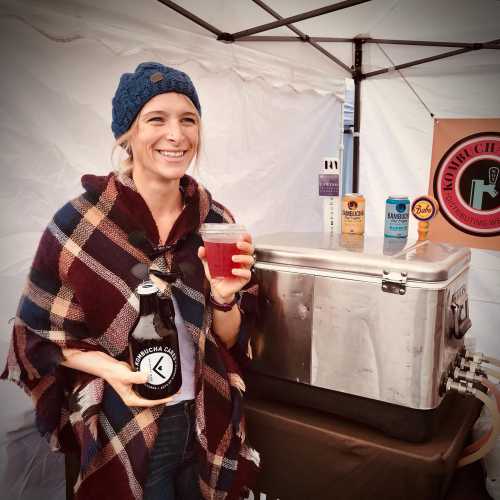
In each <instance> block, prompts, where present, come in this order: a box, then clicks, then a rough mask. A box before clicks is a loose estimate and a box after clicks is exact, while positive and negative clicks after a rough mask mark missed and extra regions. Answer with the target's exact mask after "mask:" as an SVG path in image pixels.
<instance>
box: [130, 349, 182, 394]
mask: <svg viewBox="0 0 500 500" xmlns="http://www.w3.org/2000/svg"><path fill="white" fill-rule="evenodd" d="M134 364H135V367H136V368H137V370H139V371H141V372H146V373H147V374H148V381H147V383H146V386H148V387H150V388H151V389H158V390H160V389H164V388H165V387H167V386H168V384H169V383H170V381H171V380H172V378H173V376H174V375H175V371H176V365H177V356H176V353H175V351H174V350H173V349H172V348H171V347H168V346H151V347H148V348H146V349H143V350H141V351H140V352H139V353H138V354H137V356H136V357H135V360H134Z"/></svg>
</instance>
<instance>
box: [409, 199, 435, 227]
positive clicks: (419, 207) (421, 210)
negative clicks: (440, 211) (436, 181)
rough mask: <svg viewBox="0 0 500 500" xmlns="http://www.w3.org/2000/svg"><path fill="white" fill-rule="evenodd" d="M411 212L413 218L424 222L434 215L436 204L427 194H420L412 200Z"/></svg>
mask: <svg viewBox="0 0 500 500" xmlns="http://www.w3.org/2000/svg"><path fill="white" fill-rule="evenodd" d="M411 213H412V215H413V217H415V219H417V220H419V221H422V222H425V221H428V220H431V219H432V218H433V217H434V216H435V215H436V205H435V204H434V202H433V200H432V198H430V197H429V196H420V197H419V198H416V199H415V200H414V201H413V203H412V205H411Z"/></svg>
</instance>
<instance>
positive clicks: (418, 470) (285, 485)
mask: <svg viewBox="0 0 500 500" xmlns="http://www.w3.org/2000/svg"><path fill="white" fill-rule="evenodd" d="M479 411H480V404H479V403H478V402H477V400H474V398H466V397H462V396H459V397H457V398H456V401H455V402H454V404H453V408H452V410H451V411H450V412H449V414H448V415H447V418H446V419H443V421H442V422H441V423H440V427H439V429H437V432H436V434H435V436H434V437H432V439H430V440H429V441H427V442H425V443H409V442H405V441H401V440H398V439H395V438H392V437H388V436H386V435H385V434H383V433H382V432H380V431H378V430H375V429H373V428H370V427H367V426H365V425H363V424H359V423H355V422H353V421H350V420H347V419H345V418H341V417H337V416H334V415H331V414H328V413H323V412H320V411H317V410H312V409H306V408H301V407H298V406H293V405H288V404H283V403H277V402H271V401H265V400H261V399H260V400H259V399H252V400H248V401H247V403H246V414H247V422H248V432H249V435H250V438H251V442H252V445H253V446H254V447H255V448H256V449H257V450H259V451H260V453H261V461H262V462H261V466H262V468H261V473H260V475H259V478H258V485H257V489H256V490H255V491H254V493H255V494H254V497H255V498H259V494H260V493H264V494H265V498H266V500H275V499H279V500H316V499H317V500H330V499H331V500H374V499H377V500H378V499H380V500H443V499H446V500H466V499H467V500H486V499H488V498H489V497H488V495H487V494H486V492H485V490H484V482H483V480H482V476H481V468H480V466H479V464H476V465H471V466H467V467H466V468H464V469H463V470H458V471H457V472H455V467H456V462H457V459H458V457H459V455H460V453H461V451H462V449H463V447H464V443H465V442H466V440H467V438H468V435H469V432H470V429H471V427H472V425H473V423H474V422H475V420H476V418H477V416H478V414H479ZM456 485H457V486H458V487H455V486H456ZM464 494H466V495H468V496H463V495H464Z"/></svg>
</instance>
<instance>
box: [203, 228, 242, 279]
mask: <svg viewBox="0 0 500 500" xmlns="http://www.w3.org/2000/svg"><path fill="white" fill-rule="evenodd" d="M245 233H246V229H245V226H243V225H241V224H202V225H201V227H200V234H201V237H202V238H203V244H204V245H205V250H206V254H207V262H208V269H209V270H210V276H211V277H212V278H234V275H233V274H232V273H231V270H232V269H237V268H240V267H241V264H240V263H237V262H233V261H232V260H231V258H232V256H233V255H236V254H239V253H241V252H240V250H239V249H238V247H237V246H236V242H237V241H238V240H240V238H241V236H242V235H243V234H245Z"/></svg>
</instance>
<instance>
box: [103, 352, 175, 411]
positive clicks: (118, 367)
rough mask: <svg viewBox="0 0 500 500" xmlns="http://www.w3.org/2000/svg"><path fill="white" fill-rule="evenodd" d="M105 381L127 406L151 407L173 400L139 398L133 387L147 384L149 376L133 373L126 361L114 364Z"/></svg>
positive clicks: (142, 373)
mask: <svg viewBox="0 0 500 500" xmlns="http://www.w3.org/2000/svg"><path fill="white" fill-rule="evenodd" d="M115 361H116V360H115ZM105 380H106V382H107V383H108V384H109V385H110V386H111V387H112V388H113V389H114V390H115V391H116V393H117V394H118V396H120V398H121V399H122V401H123V402H124V403H125V404H126V405H127V406H142V407H151V406H157V405H159V404H162V403H166V402H168V401H170V400H171V399H172V396H170V397H168V398H164V399H145V398H142V397H141V396H138V395H137V394H136V392H135V391H134V389H133V385H134V384H145V383H146V382H147V381H148V375H147V373H145V372H135V371H133V370H132V369H131V368H130V365H129V364H128V363H126V362H125V361H116V363H113V365H111V366H110V367H109V369H108V371H107V374H106V377H105Z"/></svg>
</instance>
